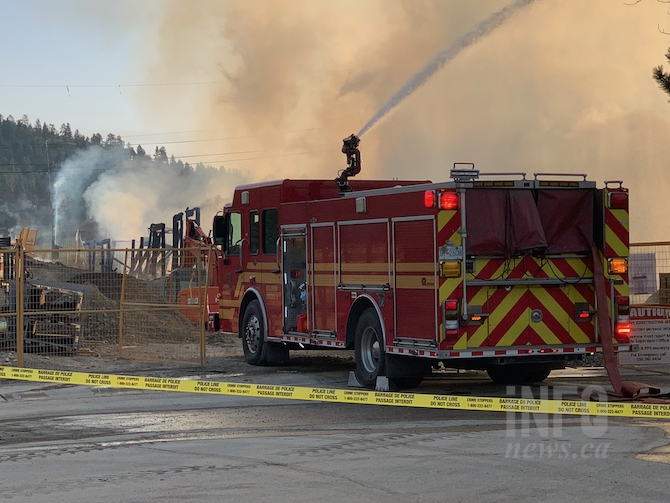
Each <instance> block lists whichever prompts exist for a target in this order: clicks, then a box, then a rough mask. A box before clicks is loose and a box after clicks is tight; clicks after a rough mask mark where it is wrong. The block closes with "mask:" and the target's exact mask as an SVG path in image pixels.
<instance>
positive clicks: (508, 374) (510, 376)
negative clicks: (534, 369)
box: [486, 365, 529, 384]
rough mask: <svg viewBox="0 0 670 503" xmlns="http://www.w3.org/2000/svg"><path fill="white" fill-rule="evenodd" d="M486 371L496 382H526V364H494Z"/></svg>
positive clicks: (527, 371) (527, 372)
mask: <svg viewBox="0 0 670 503" xmlns="http://www.w3.org/2000/svg"><path fill="white" fill-rule="evenodd" d="M486 373H487V374H488V375H489V377H490V378H491V380H492V381H493V382H494V383H496V384H523V383H525V382H528V374H529V370H528V367H527V366H526V365H496V366H494V367H489V368H487V369H486Z"/></svg>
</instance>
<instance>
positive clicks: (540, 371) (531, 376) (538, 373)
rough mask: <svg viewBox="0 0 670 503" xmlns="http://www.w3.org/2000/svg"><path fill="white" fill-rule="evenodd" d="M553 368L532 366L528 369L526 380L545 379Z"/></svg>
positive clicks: (538, 380) (536, 380)
mask: <svg viewBox="0 0 670 503" xmlns="http://www.w3.org/2000/svg"><path fill="white" fill-rule="evenodd" d="M550 373H551V369H549V368H545V367H531V368H530V370H528V375H527V376H526V382H540V381H544V380H545V379H546V378H547V377H549V374H550Z"/></svg>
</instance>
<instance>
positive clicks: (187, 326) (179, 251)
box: [0, 215, 208, 366]
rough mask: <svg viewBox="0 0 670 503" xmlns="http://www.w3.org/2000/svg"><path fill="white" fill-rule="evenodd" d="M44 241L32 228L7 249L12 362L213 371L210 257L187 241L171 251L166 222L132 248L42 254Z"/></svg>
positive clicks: (0, 275) (2, 268)
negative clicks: (209, 365) (94, 361)
mask: <svg viewBox="0 0 670 503" xmlns="http://www.w3.org/2000/svg"><path fill="white" fill-rule="evenodd" d="M192 216H195V215H192ZM179 225H181V224H179V223H178V224H177V226H179ZM177 232H179V228H178V229H177ZM35 237H36V231H34V230H32V229H24V230H23V231H22V232H21V234H20V235H19V236H17V237H16V240H10V239H5V240H4V242H3V243H2V245H3V246H2V248H1V249H0V344H1V350H2V351H4V353H3V354H5V355H12V358H13V357H14V356H13V355H16V358H17V359H18V358H24V356H25V358H27V360H26V363H27V364H29V365H30V364H39V362H41V361H45V360H44V359H43V357H48V358H51V357H63V358H65V361H67V359H68V358H70V359H72V358H76V357H82V358H83V357H86V358H116V359H118V358H122V359H126V360H129V361H133V360H138V361H144V362H154V363H161V362H163V363H165V364H168V365H172V366H179V365H187V366H188V365H196V366H204V365H205V362H206V360H205V337H204V333H205V332H204V329H205V323H206V319H207V318H206V317H207V310H206V306H205V305H204V304H203V303H201V302H200V300H199V299H202V298H203V296H202V295H200V294H199V292H201V291H202V288H203V286H204V285H205V284H206V283H207V280H208V278H207V250H206V249H195V248H192V247H190V248H184V247H183V245H182V247H180V244H182V243H181V242H180V241H182V240H183V236H182V235H181V234H178V235H177V239H176V240H175V244H176V245H177V246H175V247H172V246H170V247H166V246H165V224H157V225H152V226H151V228H150V235H149V237H148V238H147V239H146V243H145V238H140V240H139V247H138V248H130V249H113V248H110V246H109V240H107V242H103V243H94V245H93V246H91V247H86V248H79V249H74V250H70V249H63V248H54V249H49V250H44V249H36V248H35V246H34V243H35ZM20 339H22V340H23V345H22V346H17V340H20ZM40 357H42V359H40Z"/></svg>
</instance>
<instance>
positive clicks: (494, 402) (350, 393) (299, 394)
mask: <svg viewBox="0 0 670 503" xmlns="http://www.w3.org/2000/svg"><path fill="white" fill-rule="evenodd" d="M0 379H16V380H21V381H39V382H54V383H62V384H81V385H85V386H108V387H113V388H134V389H148V390H163V391H184V392H187V393H207V394H212V395H239V396H259V397H267V398H288V399H292V400H311V401H319V402H336V403H359V404H370V405H392V406H396V407H425V408H433V409H460V410H480V411H481V410H486V411H498V412H531V413H534V414H570V415H590V416H619V417H647V418H650V417H651V418H654V417H655V418H661V419H668V418H670V404H655V403H654V404H650V403H622V402H585V401H581V400H535V399H528V398H501V397H483V396H456V395H428V394H422V393H394V392H380V391H366V390H358V389H356V390H349V389H332V388H308V387H305V386H283V385H277V384H248V383H237V382H218V381H205V380H197V379H175V378H172V377H140V376H127V375H113V374H92V373H87V372H69V371H63V370H40V369H26V368H17V367H0Z"/></svg>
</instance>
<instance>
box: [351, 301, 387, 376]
mask: <svg viewBox="0 0 670 503" xmlns="http://www.w3.org/2000/svg"><path fill="white" fill-rule="evenodd" d="M355 344H356V346H355V347H356V349H355V355H356V377H357V378H358V381H359V382H360V383H361V384H362V385H363V386H365V387H366V388H374V387H375V384H376V383H377V376H383V375H384V337H383V332H382V326H381V323H379V318H378V317H377V312H376V311H375V310H374V308H372V307H369V308H368V309H366V310H365V311H363V314H361V317H360V318H359V319H358V324H357V325H356V342H355Z"/></svg>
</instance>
